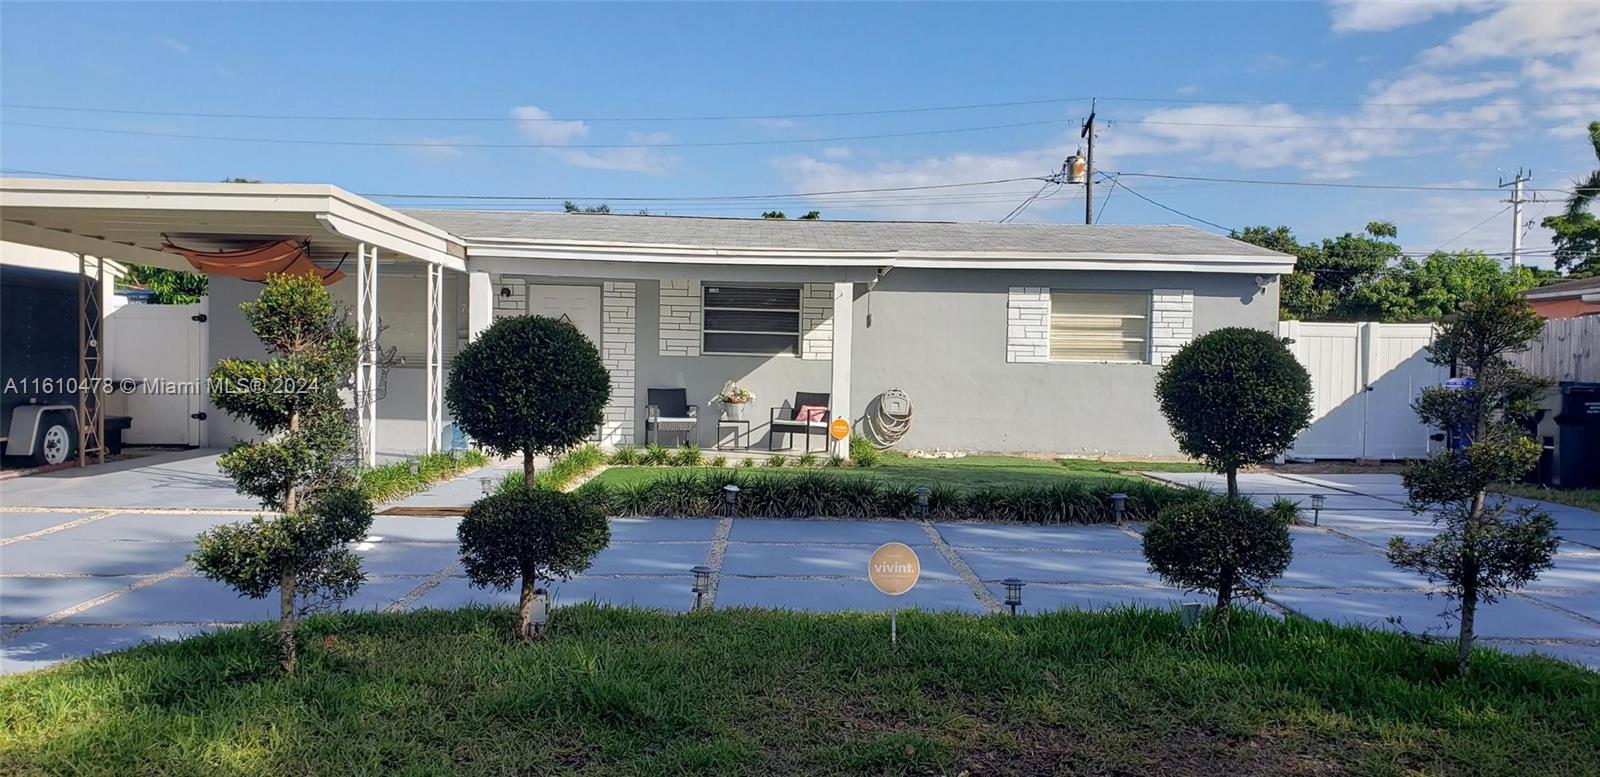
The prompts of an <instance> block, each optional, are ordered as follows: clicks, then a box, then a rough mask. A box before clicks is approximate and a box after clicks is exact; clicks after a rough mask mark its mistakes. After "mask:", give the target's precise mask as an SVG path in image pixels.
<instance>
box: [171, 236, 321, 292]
mask: <svg viewBox="0 0 1600 777" xmlns="http://www.w3.org/2000/svg"><path fill="white" fill-rule="evenodd" d="M163 247H165V248H166V249H167V250H168V251H171V252H173V253H175V254H181V255H182V256H183V258H185V259H187V260H189V264H190V265H192V266H193V267H194V268H195V269H196V270H199V271H200V272H203V273H205V274H206V275H220V276H222V277H225V278H243V279H244V280H247V281H256V282H258V283H259V282H261V281H265V280H266V279H267V276H268V275H272V274H274V273H277V274H280V275H315V276H317V277H318V278H321V279H322V285H324V286H327V285H330V284H332V283H335V282H337V281H338V280H339V279H340V278H343V277H344V273H342V272H339V271H338V270H337V269H333V270H324V269H322V268H321V267H318V266H317V265H316V264H315V263H313V262H312V261H311V243H310V242H309V241H307V240H292V239H290V240H279V241H276V242H272V243H264V244H262V245H258V246H256V247H254V248H242V249H239V250H237V251H196V250H195V249H192V248H183V247H181V246H178V245H176V244H174V243H173V242H172V241H171V240H166V241H165V242H164V243H163Z"/></svg>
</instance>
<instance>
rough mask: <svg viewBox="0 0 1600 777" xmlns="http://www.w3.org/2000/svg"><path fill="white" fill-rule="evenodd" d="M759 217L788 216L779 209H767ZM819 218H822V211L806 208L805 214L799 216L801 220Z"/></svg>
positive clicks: (774, 217)
mask: <svg viewBox="0 0 1600 777" xmlns="http://www.w3.org/2000/svg"><path fill="white" fill-rule="evenodd" d="M761 218H764V219H786V218H789V217H788V216H785V215H783V211H781V210H769V211H767V212H765V213H762V214H761ZM821 219H822V211H820V210H808V211H806V215H804V216H801V217H800V220H801V221H819V220H821Z"/></svg>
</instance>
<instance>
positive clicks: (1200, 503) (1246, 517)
mask: <svg viewBox="0 0 1600 777" xmlns="http://www.w3.org/2000/svg"><path fill="white" fill-rule="evenodd" d="M1294 519H1295V508H1294V505H1293V504H1291V503H1289V502H1287V501H1284V500H1278V502H1277V503H1275V504H1273V506H1272V507H1271V509H1263V508H1260V507H1257V506H1255V505H1254V504H1251V503H1250V501H1249V500H1247V499H1243V498H1240V497H1215V496H1208V497H1206V498H1204V499H1191V500H1185V501H1182V502H1178V503H1176V504H1173V505H1171V506H1169V507H1166V508H1164V509H1162V510H1161V511H1160V512H1159V513H1157V514H1156V518H1155V520H1154V521H1151V522H1150V526H1149V528H1147V529H1145V533H1144V557H1145V560H1146V561H1148V562H1149V563H1150V571H1151V572H1154V573H1156V574H1157V575H1160V576H1161V578H1162V579H1163V580H1166V581H1167V582H1170V583H1173V584H1174V585H1180V586H1183V587H1185V588H1190V589H1195V590H1201V591H1211V592H1213V593H1215V594H1216V596H1217V609H1216V613H1217V622H1218V623H1219V624H1221V625H1223V626H1226V625H1227V624H1228V615H1229V613H1230V612H1231V611H1232V609H1233V600H1234V598H1235V597H1237V596H1239V595H1240V593H1241V592H1242V589H1246V588H1254V589H1259V588H1260V587H1261V586H1263V585H1265V584H1266V583H1267V582H1268V581H1270V580H1273V579H1275V578H1277V577H1278V576H1280V575H1282V574H1283V571H1284V570H1285V569H1288V567H1289V561H1290V559H1291V558H1293V556H1294V549H1293V547H1292V546H1291V544H1290V540H1289V524H1290V523H1292V522H1293V521H1294Z"/></svg>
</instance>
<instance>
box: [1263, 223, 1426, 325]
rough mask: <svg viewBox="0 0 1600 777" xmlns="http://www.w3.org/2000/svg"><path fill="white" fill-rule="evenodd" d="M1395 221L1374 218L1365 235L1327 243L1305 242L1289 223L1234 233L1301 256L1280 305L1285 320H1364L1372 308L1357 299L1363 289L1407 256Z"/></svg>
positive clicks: (1285, 284)
mask: <svg viewBox="0 0 1600 777" xmlns="http://www.w3.org/2000/svg"><path fill="white" fill-rule="evenodd" d="M1398 234H1399V233H1398V231H1397V230H1396V228H1395V226H1394V224H1392V223H1389V222H1387V221H1374V222H1371V223H1369V224H1367V228H1366V230H1365V231H1364V232H1362V233H1361V234H1353V233H1346V234H1344V235H1341V236H1339V237H1336V238H1328V239H1325V240H1323V241H1322V242H1321V243H1304V244H1302V243H1300V242H1299V241H1298V240H1296V239H1295V236H1294V233H1293V232H1291V231H1290V230H1289V228H1288V227H1275V228H1274V227H1265V226H1259V227H1247V228H1245V229H1244V230H1242V231H1239V232H1235V233H1233V237H1234V238H1236V239H1239V240H1243V241H1245V242H1246V243H1253V244H1255V245H1258V246H1261V247H1263V248H1270V249H1272V250H1274V251H1281V252H1283V253H1286V254H1291V255H1293V256H1294V257H1295V269H1294V272H1293V273H1292V274H1290V275H1286V276H1284V277H1283V278H1282V283H1283V285H1282V287H1281V289H1280V291H1279V301H1278V306H1279V310H1280V314H1281V315H1282V317H1283V318H1285V319H1290V320H1302V321H1336V320H1360V319H1362V318H1366V317H1370V316H1371V311H1370V310H1368V309H1367V308H1365V307H1364V306H1362V305H1361V304H1360V303H1358V302H1357V301H1356V300H1355V292H1356V290H1357V289H1360V288H1362V287H1363V286H1366V285H1367V284H1369V283H1371V282H1373V281H1374V280H1375V279H1377V278H1378V277H1379V276H1380V275H1381V274H1382V273H1383V272H1384V270H1385V268H1387V267H1388V266H1389V265H1390V264H1391V263H1392V262H1394V261H1395V260H1397V259H1398V258H1399V257H1400V256H1402V254H1401V251H1400V244H1399V243H1396V242H1393V240H1392V238H1394V237H1395V236H1396V235H1398Z"/></svg>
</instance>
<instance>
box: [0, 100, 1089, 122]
mask: <svg viewBox="0 0 1600 777" xmlns="http://www.w3.org/2000/svg"><path fill="white" fill-rule="evenodd" d="M1087 99H1089V98H1087V97H1052V98H1048V99H1042V100H1013V101H1009V102H994V103H972V104H968V105H935V106H925V107H918V108H882V109H875V110H863V111H828V112H822V113H757V114H743V115H721V116H717V115H713V116H586V117H573V118H556V117H554V116H552V117H549V118H519V117H516V116H361V115H331V116H330V115H316V114H292V113H213V112H204V111H150V110H135V109H130V108H98V107H95V108H91V107H85V106H78V105H31V104H25V103H0V107H5V108H23V109H28V110H37V111H66V112H71V113H108V114H117V115H125V116H169V117H184V118H196V119H251V120H276V119H282V120H288V121H391V122H392V121H423V122H427V121H432V122H500V123H516V124H522V123H540V122H575V121H582V122H591V123H601V122H640V123H643V122H667V121H685V122H689V121H760V120H763V119H834V118H844V117H849V116H886V115H893V114H906V113H934V112H938V111H966V110H977V109H984V108H1010V107H1017V106H1025V105H1055V104H1060V103H1070V102H1075V101H1078V100H1087Z"/></svg>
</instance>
